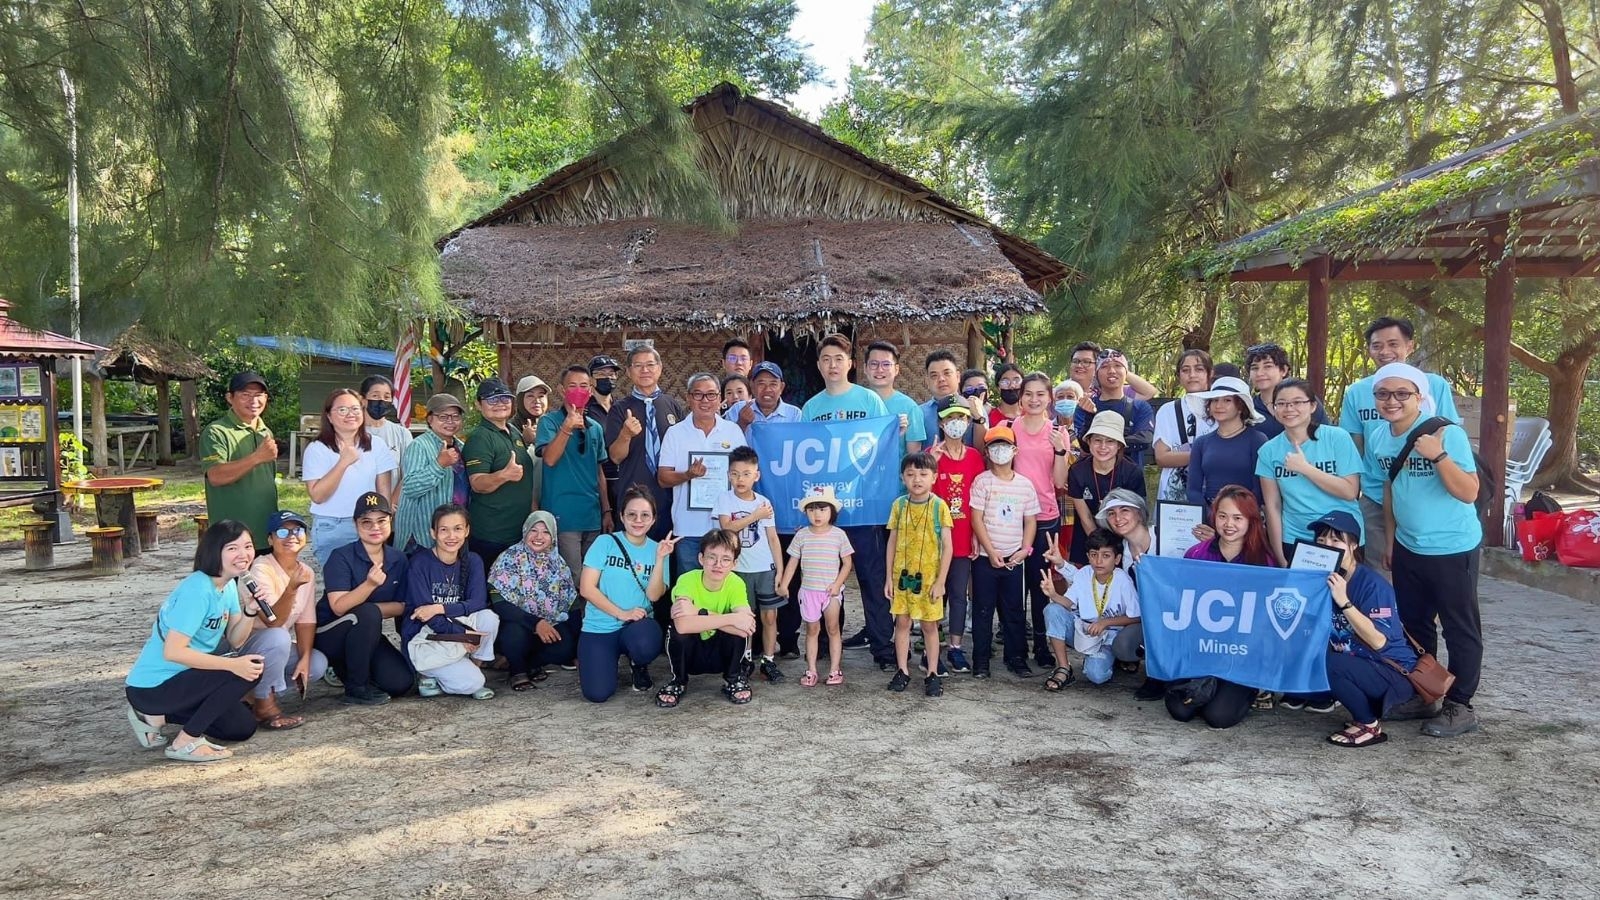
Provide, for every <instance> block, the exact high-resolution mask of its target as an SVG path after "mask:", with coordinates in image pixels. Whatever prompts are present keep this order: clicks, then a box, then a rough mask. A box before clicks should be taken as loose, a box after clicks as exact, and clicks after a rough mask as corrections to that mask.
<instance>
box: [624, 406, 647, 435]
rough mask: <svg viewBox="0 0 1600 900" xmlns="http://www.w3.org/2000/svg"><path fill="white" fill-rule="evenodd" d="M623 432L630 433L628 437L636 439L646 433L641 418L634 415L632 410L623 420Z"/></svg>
mask: <svg viewBox="0 0 1600 900" xmlns="http://www.w3.org/2000/svg"><path fill="white" fill-rule="evenodd" d="M622 430H623V431H625V432H627V433H628V437H630V438H635V437H638V436H639V434H640V432H642V431H644V423H643V422H641V421H639V417H638V416H636V415H634V414H633V410H631V409H630V410H628V414H627V417H626V418H624V419H623V420H622Z"/></svg>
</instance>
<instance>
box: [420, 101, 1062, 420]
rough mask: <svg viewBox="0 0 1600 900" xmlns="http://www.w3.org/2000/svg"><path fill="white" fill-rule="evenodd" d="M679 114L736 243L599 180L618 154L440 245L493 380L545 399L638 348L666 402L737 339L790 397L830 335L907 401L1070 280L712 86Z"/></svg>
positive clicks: (576, 166) (820, 138)
mask: <svg viewBox="0 0 1600 900" xmlns="http://www.w3.org/2000/svg"><path fill="white" fill-rule="evenodd" d="M686 113H687V114H688V116H689V117H690V119H691V123H692V126H693V128H694V131H695V133H696V135H697V136H698V139H699V162H700V164H701V167H702V169H703V170H704V171H705V172H706V173H707V174H708V175H709V177H710V180H711V182H712V184H713V185H714V187H715V190H716V192H717V195H718V197H719V198H720V200H721V203H722V207H723V209H724V211H725V213H726V215H727V217H728V218H729V219H730V220H732V222H733V228H732V230H730V231H718V230H714V229H711V228H707V227H702V226H698V225H693V224H685V223H683V222H680V221H674V220H671V219H669V218H668V217H667V216H666V215H665V214H664V211H663V210H662V209H660V208H659V206H660V204H659V202H658V201H657V199H656V198H655V197H654V196H653V195H652V192H651V189H650V188H649V186H648V185H647V184H645V185H641V184H634V183H631V182H629V181H628V180H627V177H626V176H624V175H623V174H622V173H621V172H619V171H618V170H617V169H616V168H615V167H614V162H613V161H614V159H615V151H616V149H617V148H618V147H623V146H627V145H628V143H629V141H630V137H629V136H626V135H625V136H623V137H622V138H620V139H619V140H618V141H617V142H616V143H615V144H613V145H611V146H610V147H608V148H605V149H602V150H600V151H598V152H596V153H594V154H591V155H590V156H587V157H584V158H583V159H581V160H578V161H577V162H574V163H572V164H571V165H568V166H566V167H565V168H562V169H560V170H559V171H557V172H555V173H553V174H551V175H550V176H549V177H547V178H545V179H544V180H543V181H541V182H539V183H538V184H536V185H534V186H533V187H532V188H530V189H528V190H527V191H524V192H523V193H521V194H518V195H517V196H515V197H512V198H511V199H509V200H507V201H506V202H505V203H504V204H502V205H501V206H500V207H499V208H497V209H495V210H493V211H492V212H490V213H488V214H486V215H484V216H482V217H480V218H478V219H477V220H475V221H473V222H470V223H468V224H466V225H464V226H462V227H461V228H460V229H458V230H457V231H455V232H453V233H451V234H449V235H446V236H445V237H444V238H442V239H441V240H440V244H439V246H440V248H441V260H440V265H441V271H442V277H443V282H444V287H445V290H446V293H447V294H448V295H449V296H450V297H451V298H452V299H453V300H454V301H455V302H456V303H458V304H459V305H460V306H461V307H462V308H463V309H464V310H465V311H467V312H468V313H469V314H470V315H472V316H475V317H478V318H481V319H482V320H483V324H484V332H485V334H486V335H487V336H489V337H490V338H491V339H493V340H494V341H495V343H496V344H497V345H498V346H499V349H500V369H501V374H502V375H504V376H506V377H507V378H512V379H514V378H515V377H516V376H520V375H524V374H527V373H529V372H534V373H538V374H540V375H542V376H543V377H545V378H546V379H549V378H551V377H552V376H553V375H554V374H555V373H556V372H557V371H559V369H560V368H561V367H562V366H564V365H567V364H570V363H573V362H584V361H587V359H588V358H589V357H590V356H591V355H593V354H597V353H607V354H611V355H619V354H620V353H621V352H622V351H623V350H624V349H625V347H627V346H628V345H629V343H630V342H631V341H635V340H640V339H648V340H653V341H654V344H655V346H656V347H657V348H658V349H660V350H661V351H662V355H663V357H664V361H665V370H666V371H665V372H664V374H663V384H665V385H668V386H669V389H676V387H677V386H678V385H680V384H681V383H682V378H683V376H685V375H687V374H688V373H690V372H692V371H695V370H702V369H703V370H708V371H719V366H718V354H719V352H720V350H721V347H722V344H723V342H724V341H725V340H727V339H729V338H731V337H740V338H743V339H745V340H747V341H748V342H749V343H750V345H751V346H752V348H754V350H755V354H756V356H757V358H758V359H760V358H763V357H765V358H768V359H772V360H774V361H776V362H778V363H779V364H780V365H782V366H784V368H785V371H786V372H789V373H790V379H789V381H790V385H791V388H792V389H793V388H795V387H796V380H797V379H799V380H800V388H801V389H802V390H803V388H804V383H805V379H806V377H807V376H814V367H812V366H810V364H809V361H808V356H809V358H813V359H814V353H815V350H814V345H813V344H812V342H813V341H814V339H815V337H816V336H818V335H820V334H822V333H826V332H829V331H834V330H842V331H846V332H851V333H853V336H854V338H855V340H856V342H857V344H858V345H861V344H863V343H865V342H866V341H869V340H873V339H877V338H882V339H885V340H889V341H892V342H893V343H895V344H897V345H899V346H900V347H901V348H902V352H903V353H904V354H905V360H906V361H907V362H908V363H909V364H908V365H906V366H905V367H904V371H903V372H902V376H901V377H902V381H903V382H904V385H903V387H904V388H907V389H912V390H919V391H920V389H921V387H920V386H921V381H922V378H921V366H920V360H921V358H922V355H923V354H925V353H927V352H929V351H931V350H933V349H935V348H940V347H943V348H948V349H951V350H953V351H955V352H956V354H957V357H958V358H965V359H966V360H967V362H968V363H969V364H970V365H981V364H982V363H983V361H984V359H985V349H986V348H985V331H984V326H985V324H988V325H989V326H990V328H991V330H992V329H993V326H994V325H995V324H997V323H998V324H1006V323H1009V322H1011V321H1012V320H1013V318H1014V317H1016V316H1019V315H1024V314H1028V313H1032V312H1037V311H1040V310H1042V309H1043V308H1044V306H1043V301H1042V298H1041V295H1042V294H1045V293H1047V292H1049V291H1050V290H1051V289H1052V288H1054V287H1056V286H1057V285H1059V284H1061V283H1062V282H1063V281H1067V280H1068V279H1070V278H1071V277H1073V275H1074V273H1073V272H1072V270H1071V269H1069V268H1068V267H1067V266H1066V265H1065V264H1063V263H1062V262H1060V261H1059V260H1057V259H1055V258H1054V257H1052V256H1050V255H1049V254H1048V253H1046V252H1045V251H1043V250H1042V249H1040V248H1039V247H1037V246H1035V245H1034V244H1032V243H1030V242H1028V241H1026V240H1024V239H1022V238H1020V237H1017V236H1016V235H1013V234H1010V233H1008V232H1006V231H1004V230H1002V229H1000V228H998V227H996V226H995V225H993V224H992V223H990V222H988V221H986V220H984V219H983V218H981V217H979V216H977V215H976V214H974V213H972V212H969V211H967V210H965V209H962V208H961V207H959V206H957V205H955V204H954V203H952V202H950V201H949V200H947V199H945V198H943V197H941V196H939V195H938V194H937V193H936V192H934V191H933V190H932V189H930V188H928V187H927V186H926V185H923V184H921V183H919V182H917V181H916V180H915V179H912V178H910V177H909V176H906V175H905V174H903V173H901V172H899V171H897V170H895V169H894V168H892V167H891V166H889V165H887V164H885V163H883V162H880V161H878V160H874V159H871V158H868V157H867V156H865V155H863V154H861V153H860V152H859V151H857V150H855V149H853V148H851V147H849V146H848V145H846V144H844V143H842V142H840V141H838V140H835V139H834V138H832V137H830V136H828V135H827V134H826V133H825V132H823V131H822V129H820V128H818V127H817V126H816V125H814V124H812V123H810V122H807V121H805V120H803V119H801V118H799V117H797V116H795V115H794V114H793V113H791V112H790V111H789V110H788V109H786V108H784V107H783V106H780V105H778V104H776V103H772V102H770V101H767V100H763V99H760V98H757V97H752V96H747V95H744V94H742V93H740V91H739V90H738V89H737V88H735V87H734V86H732V85H729V84H723V85H719V86H718V87H717V88H715V89H713V90H712V91H710V92H709V93H707V94H705V95H703V96H701V97H699V98H697V99H696V100H694V101H693V102H691V103H690V104H689V105H688V106H687V107H686ZM645 180H646V181H648V179H645Z"/></svg>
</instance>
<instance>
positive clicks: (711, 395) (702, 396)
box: [689, 391, 722, 400]
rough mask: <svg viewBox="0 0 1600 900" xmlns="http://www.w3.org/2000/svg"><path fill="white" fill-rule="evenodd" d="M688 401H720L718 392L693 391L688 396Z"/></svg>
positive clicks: (720, 394)
mask: <svg viewBox="0 0 1600 900" xmlns="http://www.w3.org/2000/svg"><path fill="white" fill-rule="evenodd" d="M689 399H690V400H721V399H722V392H720V391H693V392H691V393H690V394H689Z"/></svg>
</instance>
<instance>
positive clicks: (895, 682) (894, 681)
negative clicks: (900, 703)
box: [889, 669, 911, 694]
mask: <svg viewBox="0 0 1600 900" xmlns="http://www.w3.org/2000/svg"><path fill="white" fill-rule="evenodd" d="M909 684H911V676H910V675H907V674H906V672H905V670H904V669H896V670H895V672H894V677H893V678H891V679H889V690H891V691H894V692H895V693H896V694H899V693H902V692H903V691H905V689H906V686H907V685H909Z"/></svg>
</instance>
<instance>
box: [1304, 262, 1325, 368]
mask: <svg viewBox="0 0 1600 900" xmlns="http://www.w3.org/2000/svg"><path fill="white" fill-rule="evenodd" d="M1306 269H1307V273H1306V380H1307V381H1309V382H1311V389H1312V390H1313V391H1316V392H1317V396H1318V397H1327V395H1328V392H1327V386H1328V385H1327V382H1328V293H1329V284H1328V257H1326V256H1319V257H1317V258H1316V259H1313V260H1312V261H1311V264H1310V265H1308V266H1307V267H1306Z"/></svg>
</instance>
